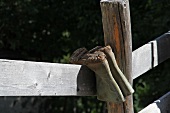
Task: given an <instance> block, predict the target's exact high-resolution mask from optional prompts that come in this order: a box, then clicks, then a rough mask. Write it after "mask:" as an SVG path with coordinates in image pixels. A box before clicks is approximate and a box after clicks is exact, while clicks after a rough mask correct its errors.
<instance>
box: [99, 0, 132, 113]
mask: <svg viewBox="0 0 170 113" xmlns="http://www.w3.org/2000/svg"><path fill="white" fill-rule="evenodd" d="M101 11H102V22H103V31H104V41H105V45H110V46H111V47H112V48H113V51H114V53H115V56H116V60H117V62H118V65H119V67H120V69H121V70H122V72H123V73H124V74H125V75H126V77H127V79H128V80H129V81H130V83H132V76H131V72H132V43H131V24H130V12H129V2H128V0H126V1H124V0H102V1H101ZM107 106H108V112H109V113H133V100H132V96H128V97H126V101H125V102H124V103H120V104H115V103H107Z"/></svg>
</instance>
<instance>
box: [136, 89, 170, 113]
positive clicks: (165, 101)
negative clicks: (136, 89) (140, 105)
mask: <svg viewBox="0 0 170 113" xmlns="http://www.w3.org/2000/svg"><path fill="white" fill-rule="evenodd" d="M169 106H170V92H168V93H167V94H165V95H164V96H162V97H161V98H159V99H158V100H156V101H155V102H153V103H152V104H150V105H148V106H147V107H145V108H144V109H143V110H141V111H140V112H139V113H170V107H169Z"/></svg>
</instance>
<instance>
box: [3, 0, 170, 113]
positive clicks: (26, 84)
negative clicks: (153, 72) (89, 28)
mask: <svg viewBox="0 0 170 113" xmlns="http://www.w3.org/2000/svg"><path fill="white" fill-rule="evenodd" d="M101 11H102V21H103V31H104V41H105V45H110V46H111V47H112V48H113V50H114V52H115V55H116V60H117V61H118V65H119V67H120V69H121V70H122V71H123V73H125V75H126V77H127V79H128V80H129V82H130V83H131V84H132V82H133V79H135V78H137V77H138V76H140V75H142V74H143V73H145V72H147V71H148V70H150V69H152V68H154V67H155V66H157V65H158V64H160V63H161V62H163V61H165V60H167V59H168V58H170V52H167V48H168V49H169V48H170V32H167V33H165V34H163V35H162V36H160V37H158V38H156V39H155V40H153V41H151V42H149V43H147V44H145V45H143V46H142V47H140V48H138V49H136V50H135V51H133V52H132V43H131V24H130V11H129V2H128V1H125V0H102V1H101ZM94 46H95V45H94ZM169 94H170V93H168V94H166V95H165V96H164V97H162V98H160V99H159V100H157V101H155V102H154V103H153V104H151V105H149V106H148V107H147V108H145V109H144V110H142V111H140V112H139V113H151V112H150V111H149V110H150V108H152V109H155V110H157V111H159V112H154V113H161V112H163V113H164V109H166V110H167V108H168V107H166V106H168V105H169V104H168V102H169V99H170V98H169V97H170V96H169ZM70 95H72V96H90V95H91V96H94V95H96V84H95V76H94V73H93V72H92V71H91V70H89V69H88V68H87V67H85V66H81V65H73V64H59V63H44V62H30V61H16V60H3V59H1V60H0V96H70ZM165 104H166V105H165ZM107 106H108V113H133V99H132V95H130V96H128V97H126V101H125V102H124V103H120V104H115V103H107ZM158 109H159V110H158Z"/></svg>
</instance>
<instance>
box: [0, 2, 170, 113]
mask: <svg viewBox="0 0 170 113" xmlns="http://www.w3.org/2000/svg"><path fill="white" fill-rule="evenodd" d="M130 8H131V22H132V36H133V39H132V41H133V50H134V49H136V48H138V47H139V46H141V45H143V44H145V43H147V42H148V41H150V40H152V39H154V38H156V37H158V36H159V35H161V34H162V33H164V32H167V31H168V30H169V26H170V18H169V17H170V13H169V10H170V2H169V1H168V0H163V1H162V0H130ZM0 17H1V19H0V53H1V54H2V53H3V54H7V55H6V57H5V56H4V57H2V58H8V56H12V57H9V58H13V59H15V58H16V59H24V60H35V61H48V62H61V63H68V62H69V57H70V54H71V53H72V52H73V51H74V50H75V49H77V48H79V47H84V46H85V47H86V48H88V49H89V48H93V47H94V46H96V45H103V32H102V19H101V12H100V1H99V0H86V1H85V0H73V1H70V0H22V1H21V0H13V1H11V0H1V1H0ZM9 51H10V52H9ZM11 51H12V53H11ZM14 53H15V54H16V56H17V57H16V56H15V55H14V56H13V54H14ZM169 64H170V62H169V61H167V62H164V63H163V64H161V65H160V66H158V67H156V68H155V69H153V70H151V71H149V72H147V73H146V74H144V75H143V76H142V77H139V78H137V79H136V80H135V81H134V88H135V90H136V92H135V94H134V107H135V111H139V110H140V109H142V108H143V107H145V106H146V105H148V104H149V103H151V102H153V101H154V100H155V99H157V98H159V97H160V96H162V95H163V94H165V93H166V92H167V91H169V90H170V88H169V87H168V84H169V82H170V81H169V79H168V78H169V77H170V71H169V69H170V65H169ZM46 98H47V99H46V101H45V102H42V104H41V106H40V107H41V110H40V113H49V112H50V113H54V112H56V113H58V112H62V113H68V112H69V113H102V112H104V111H105V110H104V109H105V104H104V103H103V102H100V101H98V100H96V98H95V97H81V98H80V97H72V98H71V97H70V98H68V97H58V98H54V97H46ZM36 101H39V98H37V99H36Z"/></svg>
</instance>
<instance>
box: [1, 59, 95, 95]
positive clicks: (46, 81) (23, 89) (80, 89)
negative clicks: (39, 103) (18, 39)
mask: <svg viewBox="0 0 170 113" xmlns="http://www.w3.org/2000/svg"><path fill="white" fill-rule="evenodd" d="M95 94H96V90H95V77H94V74H93V72H92V71H90V70H89V69H88V68H86V67H84V66H80V65H72V64H57V63H42V62H29V61H14V60H2V59H1V60H0V96H36V95H37V96H38V95H42V96H55V95H58V96H64V95H78V96H83V95H86V96H87V95H95Z"/></svg>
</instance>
